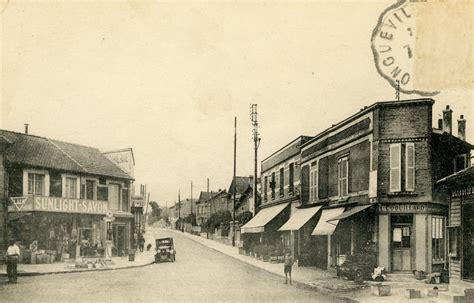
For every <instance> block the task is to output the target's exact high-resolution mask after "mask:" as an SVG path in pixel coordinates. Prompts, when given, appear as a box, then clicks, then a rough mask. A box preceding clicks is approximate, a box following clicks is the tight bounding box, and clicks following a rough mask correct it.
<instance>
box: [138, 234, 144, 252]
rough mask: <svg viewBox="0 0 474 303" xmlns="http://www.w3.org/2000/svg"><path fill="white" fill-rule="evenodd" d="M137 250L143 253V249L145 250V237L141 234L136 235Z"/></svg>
mask: <svg viewBox="0 0 474 303" xmlns="http://www.w3.org/2000/svg"><path fill="white" fill-rule="evenodd" d="M138 248H139V249H140V251H141V252H143V249H144V248H145V237H143V234H141V233H140V234H139V235H138Z"/></svg>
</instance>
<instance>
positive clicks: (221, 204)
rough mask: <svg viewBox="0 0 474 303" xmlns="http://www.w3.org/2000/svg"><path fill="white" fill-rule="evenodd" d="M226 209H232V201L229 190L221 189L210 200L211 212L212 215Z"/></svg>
mask: <svg viewBox="0 0 474 303" xmlns="http://www.w3.org/2000/svg"><path fill="white" fill-rule="evenodd" d="M226 210H227V211H231V210H232V206H231V205H230V201H229V199H228V197H227V191H226V190H219V191H218V192H217V193H215V194H214V195H213V196H212V197H211V199H210V200H209V214H210V215H211V216H212V214H215V213H217V212H219V211H226Z"/></svg>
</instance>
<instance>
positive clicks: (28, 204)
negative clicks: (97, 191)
mask: <svg viewBox="0 0 474 303" xmlns="http://www.w3.org/2000/svg"><path fill="white" fill-rule="evenodd" d="M10 202H11V203H10V205H8V211H9V212H27V211H47V212H60V213H84V214H101V215H102V214H106V213H107V210H108V202H107V201H97V200H79V199H69V198H58V197H44V196H25V197H12V198H10Z"/></svg>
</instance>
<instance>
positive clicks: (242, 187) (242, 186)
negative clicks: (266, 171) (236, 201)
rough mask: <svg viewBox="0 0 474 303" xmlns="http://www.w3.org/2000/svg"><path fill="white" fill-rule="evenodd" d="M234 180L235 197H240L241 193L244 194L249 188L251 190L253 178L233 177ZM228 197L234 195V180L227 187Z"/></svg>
mask: <svg viewBox="0 0 474 303" xmlns="http://www.w3.org/2000/svg"><path fill="white" fill-rule="evenodd" d="M235 180H236V185H235V187H236V190H235V194H236V195H242V194H243V193H245V192H246V191H247V190H248V189H249V187H250V188H252V187H253V186H252V182H253V178H251V177H238V176H237V177H235ZM228 193H229V195H233V194H234V180H232V182H231V183H230V186H229V191H228Z"/></svg>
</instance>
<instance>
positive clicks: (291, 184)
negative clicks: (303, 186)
mask: <svg viewBox="0 0 474 303" xmlns="http://www.w3.org/2000/svg"><path fill="white" fill-rule="evenodd" d="M294 174H295V164H294V163H290V171H289V173H288V181H289V189H288V191H289V192H290V193H293V192H294V191H295V176H294Z"/></svg>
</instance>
